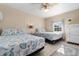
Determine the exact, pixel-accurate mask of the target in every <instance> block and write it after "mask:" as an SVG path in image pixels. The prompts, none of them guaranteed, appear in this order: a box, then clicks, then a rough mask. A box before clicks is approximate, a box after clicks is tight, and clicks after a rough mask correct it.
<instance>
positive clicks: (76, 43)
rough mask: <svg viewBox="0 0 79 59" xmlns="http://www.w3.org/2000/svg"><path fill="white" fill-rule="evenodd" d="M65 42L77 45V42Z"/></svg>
mask: <svg viewBox="0 0 79 59" xmlns="http://www.w3.org/2000/svg"><path fill="white" fill-rule="evenodd" d="M67 43H70V44H75V45H79V44H78V43H74V42H67Z"/></svg>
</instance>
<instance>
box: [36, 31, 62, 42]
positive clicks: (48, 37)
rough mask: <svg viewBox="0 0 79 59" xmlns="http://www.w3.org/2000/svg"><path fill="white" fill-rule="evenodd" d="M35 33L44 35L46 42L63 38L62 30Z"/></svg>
mask: <svg viewBox="0 0 79 59" xmlns="http://www.w3.org/2000/svg"><path fill="white" fill-rule="evenodd" d="M35 35H37V36H40V37H44V38H45V39H46V42H50V43H56V42H57V41H59V40H60V39H62V38H63V33H62V32H37V33H35Z"/></svg>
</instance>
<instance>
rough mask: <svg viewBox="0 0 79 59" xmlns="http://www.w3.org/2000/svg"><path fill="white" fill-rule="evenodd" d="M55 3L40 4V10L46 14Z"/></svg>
mask: <svg viewBox="0 0 79 59" xmlns="http://www.w3.org/2000/svg"><path fill="white" fill-rule="evenodd" d="M56 4H57V3H41V9H42V10H43V11H44V12H48V10H49V9H50V8H52V7H53V6H54V5H56Z"/></svg>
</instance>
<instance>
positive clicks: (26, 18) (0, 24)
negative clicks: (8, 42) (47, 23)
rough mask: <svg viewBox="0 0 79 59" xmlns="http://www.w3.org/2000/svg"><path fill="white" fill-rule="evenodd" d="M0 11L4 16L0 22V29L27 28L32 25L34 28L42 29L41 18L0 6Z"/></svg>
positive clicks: (42, 21) (42, 22) (42, 20)
mask: <svg viewBox="0 0 79 59" xmlns="http://www.w3.org/2000/svg"><path fill="white" fill-rule="evenodd" d="M0 11H1V12H3V16H4V19H3V20H2V21H0V29H2V28H6V27H17V28H28V25H30V24H32V25H33V26H34V28H37V27H44V19H43V18H40V17H37V16H33V15H29V14H27V13H24V12H22V11H19V10H16V9H13V8H11V7H8V6H4V5H0Z"/></svg>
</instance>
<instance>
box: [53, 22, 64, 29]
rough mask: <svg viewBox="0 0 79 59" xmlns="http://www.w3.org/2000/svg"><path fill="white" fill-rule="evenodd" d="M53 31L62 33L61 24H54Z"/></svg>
mask: <svg viewBox="0 0 79 59" xmlns="http://www.w3.org/2000/svg"><path fill="white" fill-rule="evenodd" d="M53 31H63V22H54V23H53Z"/></svg>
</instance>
